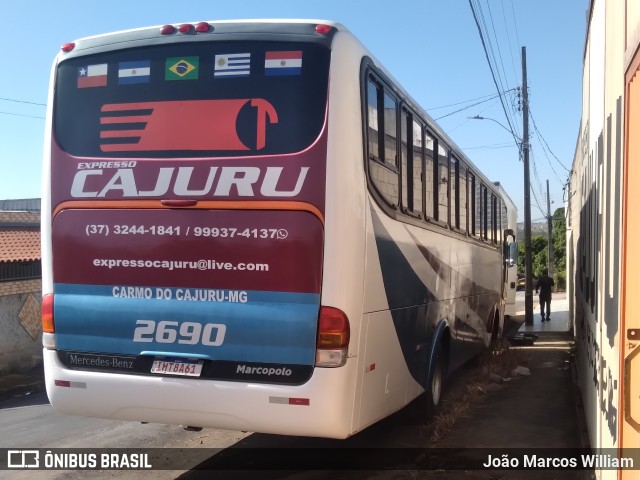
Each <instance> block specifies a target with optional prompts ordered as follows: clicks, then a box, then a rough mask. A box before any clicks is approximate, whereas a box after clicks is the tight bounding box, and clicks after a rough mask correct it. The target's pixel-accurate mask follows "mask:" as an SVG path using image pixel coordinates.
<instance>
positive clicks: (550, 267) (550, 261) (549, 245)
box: [547, 180, 554, 278]
mask: <svg viewBox="0 0 640 480" xmlns="http://www.w3.org/2000/svg"><path fill="white" fill-rule="evenodd" d="M553 267H554V265H553V217H552V216H551V198H550V197H549V180H547V270H548V272H549V276H550V277H551V278H553V270H554V268H553Z"/></svg>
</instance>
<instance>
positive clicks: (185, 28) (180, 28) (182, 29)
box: [178, 23, 193, 33]
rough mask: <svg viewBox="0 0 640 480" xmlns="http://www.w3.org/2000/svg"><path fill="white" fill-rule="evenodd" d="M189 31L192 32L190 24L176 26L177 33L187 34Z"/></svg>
mask: <svg viewBox="0 0 640 480" xmlns="http://www.w3.org/2000/svg"><path fill="white" fill-rule="evenodd" d="M191 30H193V25H191V24H190V23H183V24H182V25H180V26H178V31H179V32H180V33H189V32H190V31H191Z"/></svg>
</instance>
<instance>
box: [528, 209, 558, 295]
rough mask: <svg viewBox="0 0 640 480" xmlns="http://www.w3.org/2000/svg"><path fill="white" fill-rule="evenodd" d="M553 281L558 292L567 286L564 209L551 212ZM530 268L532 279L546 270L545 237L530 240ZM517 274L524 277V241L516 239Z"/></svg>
mask: <svg viewBox="0 0 640 480" xmlns="http://www.w3.org/2000/svg"><path fill="white" fill-rule="evenodd" d="M552 222H553V223H552V225H553V233H552V237H551V241H552V243H553V279H554V280H555V282H556V288H557V289H558V290H564V289H565V288H566V284H567V256H566V230H567V228H566V221H565V217H564V208H558V209H557V210H556V211H555V212H553V220H552ZM531 264H532V265H531V267H532V274H533V277H534V278H538V277H539V276H540V275H542V270H544V269H545V268H547V236H546V235H545V236H535V237H532V238H531ZM518 273H519V274H521V275H524V239H522V238H519V239H518Z"/></svg>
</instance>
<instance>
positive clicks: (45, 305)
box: [42, 293, 56, 333]
mask: <svg viewBox="0 0 640 480" xmlns="http://www.w3.org/2000/svg"><path fill="white" fill-rule="evenodd" d="M55 330H56V329H55V326H54V323H53V293H49V294H47V295H45V296H44V297H42V332H43V333H55Z"/></svg>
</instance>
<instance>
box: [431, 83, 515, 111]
mask: <svg viewBox="0 0 640 480" xmlns="http://www.w3.org/2000/svg"><path fill="white" fill-rule="evenodd" d="M514 90H516V89H515V88H511V89H509V90H506V91H504V92H502V93H490V94H488V95H483V96H482V97H478V98H472V99H470V100H465V101H463V102H458V103H452V104H451V105H442V106H440V107H432V108H427V110H428V111H432V110H441V109H443V108H449V107H457V106H458V105H464V104H465V103H470V102H475V101H477V100H484V101H485V102H488V101H489V100H493V99H494V98H498V95H504V94H505V93H508V92H512V91H514Z"/></svg>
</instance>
